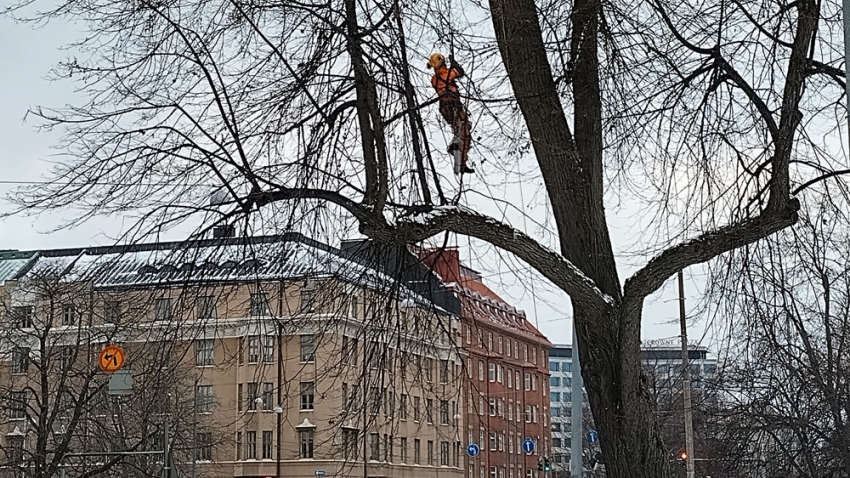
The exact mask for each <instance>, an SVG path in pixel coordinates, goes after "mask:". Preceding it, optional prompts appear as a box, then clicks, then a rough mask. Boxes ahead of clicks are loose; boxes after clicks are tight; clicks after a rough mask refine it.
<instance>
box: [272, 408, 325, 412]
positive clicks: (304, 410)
mask: <svg viewBox="0 0 850 478" xmlns="http://www.w3.org/2000/svg"><path fill="white" fill-rule="evenodd" d="M269 411H272V410H269ZM298 411H299V412H315V411H316V409H315V408H300V409H298Z"/></svg>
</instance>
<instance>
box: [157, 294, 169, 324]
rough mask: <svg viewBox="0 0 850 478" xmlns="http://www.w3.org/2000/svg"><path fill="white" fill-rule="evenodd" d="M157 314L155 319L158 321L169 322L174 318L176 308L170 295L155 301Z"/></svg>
mask: <svg viewBox="0 0 850 478" xmlns="http://www.w3.org/2000/svg"><path fill="white" fill-rule="evenodd" d="M154 307H155V314H156V316H155V317H154V320H156V321H157V322H167V321H170V320H171V319H172V318H174V310H173V309H172V308H171V299H170V298H168V297H165V298H160V299H156V302H155V303H154Z"/></svg>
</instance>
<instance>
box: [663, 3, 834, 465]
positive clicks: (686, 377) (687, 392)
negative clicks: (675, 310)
mask: <svg viewBox="0 0 850 478" xmlns="http://www.w3.org/2000/svg"><path fill="white" fill-rule="evenodd" d="M844 1H845V2H848V1H850V0H844ZM678 276H679V324H680V326H681V329H682V397H683V400H684V402H685V451H686V452H687V454H688V457H687V459H686V460H685V464H686V465H687V467H688V478H694V475H695V471H694V419H693V415H692V408H691V367H690V364H689V363H688V362H689V360H688V359H689V357H688V325H687V324H686V323H685V276H684V274H683V273H682V271H681V270H680V271H679V274H678Z"/></svg>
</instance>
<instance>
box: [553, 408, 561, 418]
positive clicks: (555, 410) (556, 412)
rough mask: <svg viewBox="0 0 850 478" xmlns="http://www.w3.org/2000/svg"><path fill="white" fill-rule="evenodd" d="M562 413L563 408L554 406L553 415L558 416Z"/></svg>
mask: <svg viewBox="0 0 850 478" xmlns="http://www.w3.org/2000/svg"><path fill="white" fill-rule="evenodd" d="M560 415H561V409H560V408H559V407H552V416H553V417H557V416H560Z"/></svg>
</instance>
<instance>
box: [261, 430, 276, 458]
mask: <svg viewBox="0 0 850 478" xmlns="http://www.w3.org/2000/svg"><path fill="white" fill-rule="evenodd" d="M273 438H274V435H273V433H272V432H271V431H264V432H263V455H262V456H263V459H264V460H268V459H269V458H271V457H272V448H273Z"/></svg>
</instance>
